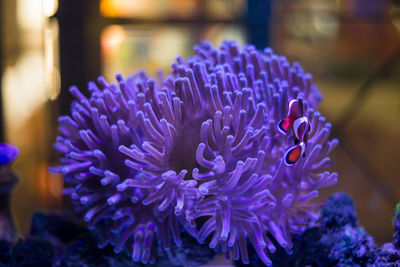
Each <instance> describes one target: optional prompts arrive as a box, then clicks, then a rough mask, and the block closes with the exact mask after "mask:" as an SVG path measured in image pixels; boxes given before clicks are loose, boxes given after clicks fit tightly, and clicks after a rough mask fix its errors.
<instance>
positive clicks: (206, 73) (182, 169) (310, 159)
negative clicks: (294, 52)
mask: <svg viewBox="0 0 400 267" xmlns="http://www.w3.org/2000/svg"><path fill="white" fill-rule="evenodd" d="M195 51H196V54H195V55H194V56H192V57H190V58H189V59H187V60H184V59H183V58H182V57H178V58H177V59H176V62H174V63H173V64H172V66H171V73H170V74H169V75H167V76H165V77H161V76H160V77H159V78H158V79H153V78H151V77H149V76H148V75H147V74H146V73H145V72H139V73H136V74H134V75H132V76H130V77H128V78H124V77H123V76H122V75H119V74H117V75H116V82H114V83H108V82H107V81H106V80H105V79H104V78H103V77H99V78H98V80H97V83H94V82H90V83H89V85H88V89H89V92H90V96H89V97H86V96H84V94H82V93H81V92H80V91H79V90H78V88H76V87H71V88H70V92H71V94H73V95H74V97H75V98H76V101H75V102H73V103H72V106H71V113H70V115H69V116H61V117H60V118H59V131H60V136H59V137H58V138H57V141H56V143H55V149H57V150H58V151H59V152H61V154H62V158H61V159H60V166H57V167H53V168H52V171H54V172H59V173H62V174H63V175H64V181H65V189H64V192H65V193H66V194H67V195H70V197H71V198H72V202H73V206H74V208H75V209H76V211H77V212H78V214H81V215H82V218H83V220H84V221H85V222H87V223H88V225H89V226H93V227H95V226H96V223H97V222H99V221H100V220H107V222H108V223H109V224H110V227H109V228H107V230H105V231H103V239H102V242H101V243H100V244H99V246H100V247H103V246H105V245H107V244H109V243H111V244H112V245H113V246H114V250H115V252H117V253H118V252H120V251H121V250H123V249H124V248H126V249H127V250H128V252H129V253H131V255H132V259H133V260H134V261H141V262H142V263H149V262H150V263H153V262H154V261H155V254H156V246H160V247H161V248H162V249H163V250H164V251H165V252H166V255H171V254H173V253H172V250H173V247H174V246H180V245H181V239H180V232H181V231H187V232H188V233H190V234H191V235H193V236H194V237H195V238H197V240H198V242H209V246H210V247H211V248H213V249H215V250H216V251H222V252H225V253H227V254H228V255H232V256H233V258H234V259H239V258H241V260H242V262H244V263H248V262H249V258H248V253H247V244H248V241H249V243H250V244H251V245H252V246H253V247H254V249H255V251H256V252H257V254H258V256H259V257H260V259H261V260H262V261H263V262H264V263H265V264H266V265H271V260H270V259H269V257H268V254H269V253H273V252H274V251H275V250H276V248H275V246H274V244H273V243H272V241H271V240H270V239H269V238H268V237H267V234H266V233H267V232H269V233H270V234H271V236H272V237H273V238H274V239H275V241H276V243H278V244H279V245H280V246H281V247H283V248H284V249H285V250H286V251H287V252H288V253H291V248H292V242H291V239H290V233H293V232H301V231H303V230H304V229H305V228H306V227H307V226H308V225H310V224H311V223H314V222H315V221H316V220H317V219H318V215H319V208H320V205H319V204H314V203H313V202H311V203H310V200H312V199H314V198H316V197H317V195H318V191H317V190H318V189H320V188H324V187H329V186H332V185H334V184H335V183H336V182H337V174H336V173H334V172H333V173H331V172H329V171H328V169H329V168H330V167H332V165H333V162H332V161H331V159H330V158H329V157H328V155H329V154H330V153H331V151H332V150H333V149H334V148H335V147H336V146H337V144H338V141H337V140H336V139H333V140H328V139H329V134H330V130H331V124H330V123H328V122H326V121H325V118H324V117H323V116H322V115H321V114H320V113H319V112H318V111H317V110H316V109H317V108H318V105H319V103H320V100H321V94H320V93H319V92H318V89H317V87H316V86H315V85H314V84H313V82H312V76H311V74H309V73H306V72H304V71H303V69H302V67H301V66H300V64H298V63H292V64H290V63H289V62H288V61H287V59H286V58H285V57H284V56H279V55H276V54H274V53H273V51H272V50H271V49H270V48H266V49H265V50H264V51H258V50H256V49H255V47H254V46H252V45H246V46H244V47H243V48H242V49H240V48H239V46H238V45H237V44H236V43H235V42H232V41H226V42H224V43H223V44H222V45H221V46H220V48H216V47H213V46H212V45H211V44H209V43H207V42H203V43H201V44H199V45H196V46H195ZM293 99H301V100H302V102H303V103H304V109H305V112H304V114H305V116H307V118H308V121H309V122H310V131H309V133H308V142H307V145H306V147H305V152H304V156H302V157H300V158H299V159H298V161H297V162H296V163H295V164H294V166H287V165H286V164H285V163H284V155H285V152H286V151H287V150H288V149H289V148H290V147H292V146H293V143H294V137H293V134H292V133H290V132H289V134H287V135H283V134H280V133H279V131H278V129H277V124H278V122H279V121H280V120H281V119H283V118H285V117H286V116H287V113H288V103H289V102H290V101H291V100H293Z"/></svg>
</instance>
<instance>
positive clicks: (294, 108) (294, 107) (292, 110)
mask: <svg viewBox="0 0 400 267" xmlns="http://www.w3.org/2000/svg"><path fill="white" fill-rule="evenodd" d="M303 109H304V107H303V100H302V99H293V100H291V101H290V102H289V110H288V117H289V118H291V119H293V121H294V120H296V119H297V118H300V117H303V116H304V110H303Z"/></svg>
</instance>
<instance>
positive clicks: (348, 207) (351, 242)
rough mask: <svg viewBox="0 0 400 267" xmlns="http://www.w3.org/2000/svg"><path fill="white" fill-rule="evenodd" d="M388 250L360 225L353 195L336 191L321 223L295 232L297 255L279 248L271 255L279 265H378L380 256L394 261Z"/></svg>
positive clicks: (258, 262) (256, 261) (256, 262)
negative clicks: (289, 253)
mask: <svg viewBox="0 0 400 267" xmlns="http://www.w3.org/2000/svg"><path fill="white" fill-rule="evenodd" d="M346 218H347V219H346ZM385 253H386V254H388V253H389V252H384V250H378V247H377V246H376V244H375V242H374V240H373V238H372V237H371V236H370V235H368V233H366V232H365V230H364V228H362V227H360V226H358V222H357V216H356V213H355V210H354V204H353V201H352V200H351V198H350V197H349V196H348V195H346V194H344V193H336V194H334V195H332V196H330V197H329V199H328V201H327V202H326V204H325V205H324V206H323V208H322V214H321V218H320V224H319V225H318V226H315V227H310V228H308V229H306V230H305V231H304V232H303V233H301V234H299V235H293V254H292V255H290V256H288V255H286V254H285V253H283V251H282V249H278V250H277V252H276V253H274V254H273V255H271V260H272V261H273V264H274V266H277V267H279V266H369V265H373V266H381V265H379V264H378V265H374V264H375V263H376V261H375V259H376V258H377V257H378V258H379V257H381V258H382V260H381V262H383V261H384V260H386V262H391V259H387V258H388V257H386V256H385V255H386V254H385ZM250 259H251V261H252V264H251V266H263V263H262V262H261V260H260V259H258V257H257V255H256V254H254V253H253V254H252V255H251V257H250ZM392 259H393V258H392ZM236 265H237V266H241V265H240V264H238V263H237V264H236Z"/></svg>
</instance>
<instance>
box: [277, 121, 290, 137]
mask: <svg viewBox="0 0 400 267" xmlns="http://www.w3.org/2000/svg"><path fill="white" fill-rule="evenodd" d="M289 127H290V120H289V118H286V119H284V120H281V121H280V122H279V123H278V130H279V132H281V133H282V134H287V132H288V131H289Z"/></svg>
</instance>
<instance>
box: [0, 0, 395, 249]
mask: <svg viewBox="0 0 400 267" xmlns="http://www.w3.org/2000/svg"><path fill="white" fill-rule="evenodd" d="M0 4H1V5H0V11H1V13H0V30H1V32H0V33H1V34H0V89H1V90H0V94H1V101H0V106H1V107H0V119H1V121H0V125H1V131H0V139H1V141H5V142H9V143H12V144H14V145H17V146H18V147H19V148H20V150H21V155H20V157H19V158H18V159H17V161H16V162H15V163H14V165H13V169H14V170H15V171H16V172H17V173H18V174H19V176H20V178H21V181H20V183H19V184H18V186H17V188H16V189H15V191H14V194H13V199H12V208H13V211H14V214H15V216H16V218H17V222H18V225H19V227H20V230H21V231H22V232H24V231H26V230H27V229H28V227H29V224H30V215H31V213H32V212H33V211H34V210H37V209H41V210H55V209H58V208H60V207H61V205H62V196H61V188H62V179H61V177H60V176H58V175H55V174H50V173H49V172H48V167H49V166H50V165H51V164H55V163H56V162H57V154H56V153H55V152H54V151H53V149H52V144H53V142H54V140H55V138H56V136H57V117H58V116H59V115H60V114H66V113H68V110H69V104H70V101H71V96H70V95H69V94H68V88H69V86H71V85H77V86H78V87H80V88H81V89H84V88H85V87H86V84H87V82H88V81H90V80H94V79H96V77H97V76H98V75H104V76H106V78H107V79H113V75H114V73H116V72H120V73H122V74H125V75H126V74H129V73H132V72H134V71H136V70H139V69H146V70H148V71H149V72H150V74H155V73H156V71H157V69H158V68H161V69H163V70H164V71H168V69H169V64H170V63H171V61H173V60H174V59H175V57H176V56H177V55H182V56H183V57H187V56H189V55H191V54H193V50H192V47H193V45H194V44H196V43H197V42H199V41H201V40H203V39H208V40H210V41H211V42H213V43H214V44H215V45H219V44H220V43H221V41H222V40H224V39H235V40H237V41H238V42H239V43H240V44H244V43H253V44H255V45H256V46H257V48H259V49H262V48H264V47H265V46H271V47H272V48H273V49H274V50H275V51H276V52H277V53H279V54H284V55H286V56H287V58H288V59H289V60H290V61H299V62H300V63H301V64H302V65H303V66H304V67H305V69H306V70H307V71H308V72H311V73H312V74H313V76H314V80H315V83H316V84H317V85H318V86H319V88H320V91H321V92H322V93H323V95H324V100H323V102H322V106H321V111H322V113H323V114H324V115H325V116H326V118H327V119H328V120H329V121H331V122H332V123H333V126H334V127H333V129H334V133H333V135H334V136H335V137H338V138H340V141H341V143H340V146H339V148H338V149H336V151H335V152H334V155H333V158H334V159H335V162H336V166H335V170H336V171H337V172H339V175H340V176H339V178H340V180H339V183H338V184H337V185H336V186H335V187H333V188H330V189H328V190H325V191H322V192H321V195H322V196H321V197H326V196H328V195H329V194H331V193H332V192H335V191H345V192H347V193H348V194H350V195H351V196H352V197H353V198H354V200H355V203H356V209H357V212H358V215H359V220H360V222H361V224H362V225H363V226H364V227H365V228H366V230H367V231H368V232H369V233H370V234H372V235H373V236H374V237H375V239H376V241H377V242H378V243H380V244H381V243H383V242H385V241H389V240H390V239H391V235H392V226H391V218H392V217H393V214H394V213H393V209H394V205H395V204H396V203H397V202H398V201H400V175H399V167H398V165H399V159H400V156H399V155H400V152H399V149H400V1H392V0H390V1H389V0H336V1H334V0H258V1H257V0H0Z"/></svg>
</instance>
